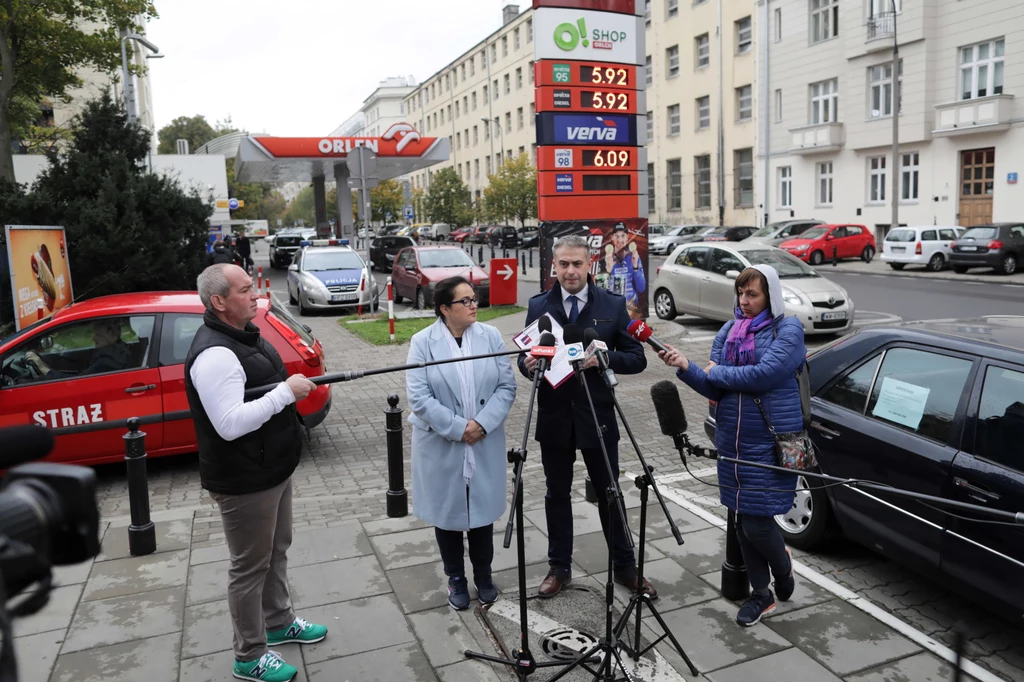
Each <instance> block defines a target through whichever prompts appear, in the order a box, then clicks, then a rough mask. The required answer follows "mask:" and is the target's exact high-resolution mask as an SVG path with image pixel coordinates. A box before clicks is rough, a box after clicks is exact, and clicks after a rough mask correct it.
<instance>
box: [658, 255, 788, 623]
mask: <svg viewBox="0 0 1024 682" xmlns="http://www.w3.org/2000/svg"><path fill="white" fill-rule="evenodd" d="M735 290H736V303H735V315H736V319H734V320H730V321H729V322H726V323H725V326H723V327H722V329H721V330H720V331H719V332H718V334H717V335H716V336H715V340H714V342H713V343H712V345H711V362H710V363H708V366H707V367H706V368H704V369H701V368H700V367H698V366H697V365H695V364H694V363H692V362H690V361H689V360H687V358H686V357H685V356H684V355H683V354H682V353H680V352H679V351H678V350H676V349H675V348H673V347H672V346H669V345H667V344H666V347H667V348H668V350H667V351H662V352H660V353H658V356H659V357H660V358H661V359H662V360H664V362H665V364H667V365H669V366H672V367H677V368H678V369H677V371H676V374H677V376H678V377H679V379H681V380H682V381H683V382H684V383H686V385H688V386H689V387H690V388H692V389H693V390H695V391H697V392H698V393H700V394H701V395H702V396H704V397H705V398H708V399H709V400H715V401H717V402H718V407H717V411H716V415H715V419H716V424H717V426H716V429H715V447H717V448H718V452H719V454H720V455H723V456H725V457H732V458H737V459H742V460H747V461H751V462H760V463H762V464H771V465H778V464H779V461H778V458H777V456H776V452H775V436H774V434H773V433H772V431H771V430H770V429H769V426H768V424H769V423H771V425H772V426H773V427H774V428H775V430H776V431H777V432H778V433H786V432H790V431H800V430H802V429H803V428H804V423H803V410H802V409H801V407H800V389H799V386H798V384H797V379H796V373H797V370H798V369H799V368H800V367H801V366H802V365H803V362H804V358H805V357H806V355H807V349H806V347H805V346H804V328H803V325H802V324H800V321H799V320H797V319H796V318H794V317H789V318H787V317H785V312H786V306H785V302H784V301H783V299H782V285H781V284H780V283H779V275H778V273H777V272H776V271H775V268H773V267H771V266H770V265H756V266H754V267H751V268H747V269H745V270H744V271H743V272H741V273H740V276H739V277H737V278H736V285H735ZM762 408H763V409H764V412H763V413H762V412H761V409H762ZM718 483H719V485H720V486H721V488H720V490H719V495H720V499H721V501H722V504H724V505H725V506H726V507H728V508H729V509H730V510H732V511H733V512H734V513H735V514H736V522H737V529H736V533H737V535H738V536H739V542H740V548H741V550H742V551H743V561H744V562H745V563H746V567H747V576H748V578H749V580H750V586H751V588H752V590H753V592H752V593H751V595H750V598H749V599H748V600H747V601H746V603H744V604H743V606H742V607H740V610H739V612H738V613H737V615H736V622H738V623H739V624H741V625H746V626H750V625H754V624H756V623H757V622H758V621H760V620H761V617H762V616H764V615H766V614H768V613H771V612H772V611H774V610H775V596H774V595H773V594H772V591H771V590H770V589H769V582H770V580H771V577H772V576H774V577H775V582H774V585H775V591H776V593H777V594H778V597H779V599H780V600H781V601H789V599H790V598H791V597H792V596H793V590H794V589H795V587H796V583H795V581H794V578H793V560H792V556H791V555H790V552H789V548H787V547H786V543H785V540H784V539H783V537H782V531H781V530H779V527H778V525H777V524H776V523H775V519H774V517H775V515H776V514H783V513H785V512H787V511H789V510H790V509H791V508H792V506H793V497H794V493H795V489H796V476H795V475H794V474H785V473H781V472H776V471H772V470H769V469H761V468H757V467H749V466H742V465H738V464H732V463H728V462H723V461H721V460H719V462H718ZM769 570H770V574H769Z"/></svg>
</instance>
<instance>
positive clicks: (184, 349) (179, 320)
mask: <svg viewBox="0 0 1024 682" xmlns="http://www.w3.org/2000/svg"><path fill="white" fill-rule="evenodd" d="M202 326H203V316H202V315H184V314H181V315H179V314H166V315H164V324H163V331H162V332H161V333H160V366H161V367H166V366H168V365H179V364H181V363H183V362H185V358H187V357H188V351H189V349H190V348H191V347H192V339H193V338H194V337H195V335H196V332H197V331H199V328H200V327H202Z"/></svg>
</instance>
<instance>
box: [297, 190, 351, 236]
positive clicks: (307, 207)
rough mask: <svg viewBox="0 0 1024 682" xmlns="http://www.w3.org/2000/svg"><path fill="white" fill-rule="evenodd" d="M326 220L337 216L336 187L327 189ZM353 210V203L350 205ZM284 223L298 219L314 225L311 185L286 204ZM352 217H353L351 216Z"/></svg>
mask: <svg viewBox="0 0 1024 682" xmlns="http://www.w3.org/2000/svg"><path fill="white" fill-rule="evenodd" d="M326 201H327V220H336V219H337V217H338V191H337V189H336V188H331V189H329V190H327V197H326ZM352 208H353V211H354V210H355V204H354V203H353V205H352ZM283 218H284V224H285V225H295V224H296V223H298V222H299V221H300V220H301V221H302V223H303V224H304V225H306V226H307V227H315V226H316V209H315V207H314V206H313V186H312V185H310V186H308V187H306V188H305V189H303V190H302V191H301V192H299V195H298V196H297V197H295V198H294V199H292V202H291V203H290V204H288V209H287V210H286V211H285V212H284V216H283ZM353 219H354V218H353Z"/></svg>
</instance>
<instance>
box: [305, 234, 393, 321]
mask: <svg viewBox="0 0 1024 682" xmlns="http://www.w3.org/2000/svg"><path fill="white" fill-rule="evenodd" d="M319 241H325V242H326V241H328V240H316V241H314V242H313V244H311V245H309V246H304V247H303V248H302V249H301V250H300V251H298V252H297V253H296V254H295V259H294V260H295V262H293V263H292V264H291V265H289V266H288V302H289V303H291V304H292V305H297V306H298V307H299V314H300V315H305V314H306V313H307V312H310V311H313V310H337V309H338V308H354V307H356V306H365V307H366V308H368V309H370V310H376V309H377V306H378V304H379V300H380V293H379V291H378V288H377V281H376V280H375V279H374V278H373V275H372V274H370V267H369V265H368V264H367V263H366V262H365V261H364V260H363V259H362V257H361V256H360V255H359V254H358V253H356V252H355V251H353V250H352V249H350V248H349V247H347V246H320V245H317V242H319Z"/></svg>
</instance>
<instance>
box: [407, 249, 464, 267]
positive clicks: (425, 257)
mask: <svg viewBox="0 0 1024 682" xmlns="http://www.w3.org/2000/svg"><path fill="white" fill-rule="evenodd" d="M420 267H421V268H462V267H466V268H471V267H473V259H471V258H470V257H469V256H467V255H466V252H465V251H463V250H462V249H436V250H434V249H431V250H426V251H420Z"/></svg>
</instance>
